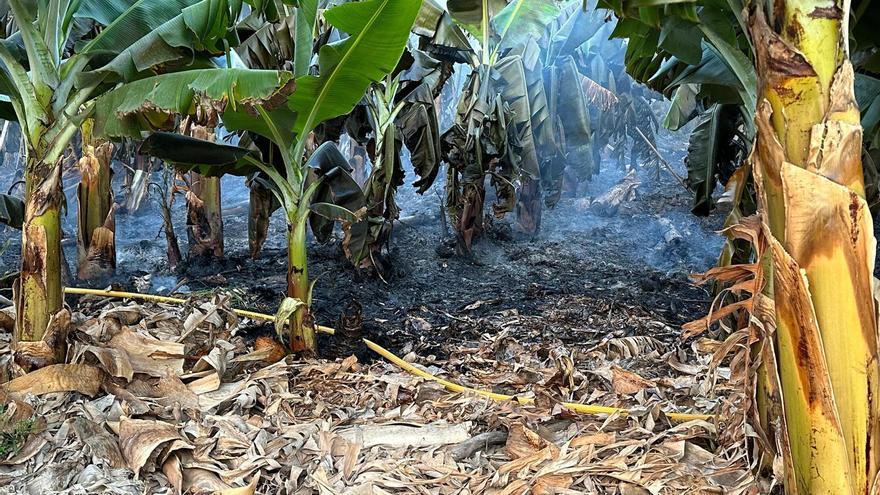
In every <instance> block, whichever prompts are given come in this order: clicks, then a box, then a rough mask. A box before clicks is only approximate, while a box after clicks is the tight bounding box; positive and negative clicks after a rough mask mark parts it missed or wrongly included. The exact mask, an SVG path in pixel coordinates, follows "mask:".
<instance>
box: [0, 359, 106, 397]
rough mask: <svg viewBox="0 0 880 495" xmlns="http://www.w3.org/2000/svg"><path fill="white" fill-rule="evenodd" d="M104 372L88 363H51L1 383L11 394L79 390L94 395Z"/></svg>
mask: <svg viewBox="0 0 880 495" xmlns="http://www.w3.org/2000/svg"><path fill="white" fill-rule="evenodd" d="M103 381H104V372H103V371H101V370H100V369H99V368H96V367H94V366H91V365H88V364H53V365H51V366H46V367H45V368H40V369H38V370H36V371H32V372H30V373H28V374H26V375H23V376H20V377H18V378H16V379H14V380H12V381H9V382H7V383H5V384H4V385H3V389H4V390H5V391H6V392H7V393H9V394H10V395H12V396H17V397H24V396H25V395H28V394H31V395H46V394H54V393H57V392H79V393H81V394H83V395H88V396H89V397H94V396H95V395H97V394H98V391H99V390H101V383H102V382H103Z"/></svg>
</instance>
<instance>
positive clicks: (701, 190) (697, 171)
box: [685, 105, 747, 216]
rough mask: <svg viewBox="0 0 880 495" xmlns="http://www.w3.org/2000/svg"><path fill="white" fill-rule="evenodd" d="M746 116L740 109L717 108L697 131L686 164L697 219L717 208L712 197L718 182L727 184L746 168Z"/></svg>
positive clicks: (721, 106) (704, 119)
mask: <svg viewBox="0 0 880 495" xmlns="http://www.w3.org/2000/svg"><path fill="white" fill-rule="evenodd" d="M741 123H742V114H741V113H740V110H739V107H738V106H736V105H714V106H713V107H712V108H710V109H709V111H708V112H707V113H706V115H705V116H704V118H703V120H702V121H701V122H700V124H699V125H697V127H696V128H694V131H693V133H692V134H691V138H690V144H689V145H688V156H687V158H686V160H685V162H686V164H687V169H688V177H687V184H688V186H689V187H690V188H691V190H693V191H694V206H693V208H692V210H691V211H692V212H693V213H694V214H695V215H701V216H705V215H708V214H709V212H711V211H712V209H713V208H714V203H713V200H712V193H713V192H714V191H715V186H716V185H717V184H718V181H719V180H721V181H722V182H726V180H727V178H728V177H730V176H731V175H732V174H733V171H734V170H735V169H736V168H737V167H739V166H740V165H741V164H742V160H743V159H745V155H746V152H747V143H744V142H741V141H740V140H739V139H738V138H737V137H736V135H737V127H738V124H741Z"/></svg>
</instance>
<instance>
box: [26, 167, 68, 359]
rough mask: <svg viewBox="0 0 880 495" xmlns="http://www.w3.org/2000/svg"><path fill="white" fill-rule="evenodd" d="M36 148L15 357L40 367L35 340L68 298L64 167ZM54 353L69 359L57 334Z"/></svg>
mask: <svg viewBox="0 0 880 495" xmlns="http://www.w3.org/2000/svg"><path fill="white" fill-rule="evenodd" d="M34 156H36V153H34V152H33V151H32V152H31V153H30V156H29V157H28V163H27V168H26V170H25V179H26V180H25V183H26V185H27V188H26V189H27V190H26V192H25V219H24V226H23V228H22V239H21V240H22V242H21V274H20V278H19V281H18V283H17V287H16V288H17V291H16V327H15V349H16V361H18V362H21V363H22V364H23V365H25V366H28V367H30V366H38V365H39V364H40V363H43V362H44V361H46V356H45V355H44V354H45V352H36V348H35V347H34V345H35V344H34V343H38V342H41V341H43V338H44V336H45V335H46V329H47V328H48V327H49V322H50V320H51V319H52V317H53V316H54V315H56V313H58V312H59V311H60V310H61V309H62V307H63V303H64V299H63V288H62V283H61V271H62V262H61V258H62V252H61V200H62V197H63V194H64V193H63V191H62V190H61V167H60V166H59V165H56V164H52V165H50V164H46V163H42V162H40V161H38V160H36V158H33V157H34ZM52 343H53V344H55V345H57V346H58V347H59V348H58V349H53V352H52V353H51V354H52V355H53V356H54V357H55V358H56V359H58V360H63V359H64V339H63V338H59V339H54V340H53V341H52Z"/></svg>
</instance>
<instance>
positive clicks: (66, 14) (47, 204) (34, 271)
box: [0, 0, 280, 368]
mask: <svg viewBox="0 0 880 495" xmlns="http://www.w3.org/2000/svg"><path fill="white" fill-rule="evenodd" d="M241 5H242V4H241V2H240V1H237V0H228V1H214V0H201V1H199V0H158V1H155V2H142V1H140V2H132V1H122V0H120V1H114V2H107V1H99V0H79V1H74V0H68V1H64V0H62V1H57V2H42V1H41V2H34V1H29V0H8V1H7V2H3V5H2V6H3V7H4V9H3V10H4V12H5V13H6V15H8V16H11V18H12V19H13V20H14V25H15V26H17V27H18V32H17V33H7V36H6V37H5V38H4V39H3V40H2V42H0V66H2V69H3V70H2V71H0V93H2V94H3V95H4V96H5V98H4V99H3V102H2V103H0V106H2V107H3V111H4V113H5V114H13V115H14V117H15V119H16V120H17V121H18V122H19V125H20V126H21V128H22V135H23V137H24V142H25V149H26V164H25V174H24V177H25V198H24V201H25V214H24V221H23V229H22V257H21V259H22V261H21V270H20V278H19V281H18V290H17V295H16V306H17V311H16V332H15V341H16V359H17V360H18V362H19V363H20V364H22V366H23V367H25V368H32V367H38V366H42V365H45V364H47V363H50V362H53V361H57V360H61V359H62V358H63V354H64V349H63V347H64V346H63V344H64V340H65V339H64V338H63V332H64V328H62V327H63V325H62V324H61V323H62V322H63V319H59V320H57V321H56V323H57V324H52V321H53V319H54V318H55V315H56V313H58V312H59V311H61V310H62V305H63V292H62V282H61V267H62V260H61V246H60V243H61V228H60V216H61V204H62V199H63V193H62V189H61V158H62V155H63V154H64V151H65V150H66V149H67V148H68V145H69V143H70V141H71V139H72V137H73V136H74V135H75V134H76V133H77V132H78V130H79V128H80V126H81V125H82V124H83V122H84V121H85V120H86V119H87V118H89V117H92V116H93V114H94V112H95V109H96V107H97V106H98V105H97V102H96V100H97V99H98V98H99V97H101V95H103V94H105V93H106V92H107V91H110V90H112V89H114V88H116V87H117V86H120V85H122V86H123V87H125V86H126V85H127V84H128V82H130V81H135V80H136V79H137V81H135V82H133V83H132V84H136V85H137V87H139V88H141V91H144V92H146V93H145V94H147V93H149V92H148V91H147V88H149V87H150V85H151V82H150V81H151V80H152V79H153V78H154V77H161V76H156V75H155V74H156V72H157V71H159V70H161V71H163V72H171V71H182V72H178V77H179V80H178V82H179V83H180V84H179V85H178V86H176V87H177V88H179V87H186V85H187V84H189V83H190V82H192V81H194V80H196V79H200V78H201V80H202V81H204V80H205V79H214V78H215V77H214V76H218V77H216V79H217V80H223V79H224V76H222V75H220V73H219V72H213V73H211V74H208V73H207V72H206V71H208V72H210V70H209V69H201V68H202V67H206V66H208V65H209V64H207V63H206V60H207V57H206V56H215V55H220V54H223V53H224V51H225V48H226V47H227V46H230V45H234V44H236V43H237V40H236V39H234V33H232V32H231V31H230V30H229V29H228V28H229V26H230V25H232V23H233V22H234V20H235V19H236V18H237V17H238V14H239V11H240V9H241ZM83 23H85V24H89V23H91V24H92V25H94V26H96V27H98V28H100V29H80V28H81V27H82V25H83ZM75 28H76V29H75ZM215 71H217V70H216V69H215ZM256 77H258V78H260V77H262V78H263V79H271V84H268V85H264V86H263V87H262V88H260V89H266V87H267V86H271V87H272V88H273V89H272V91H271V92H269V93H270V94H271V93H274V92H275V90H276V88H277V84H278V83H279V82H280V81H279V76H278V75H277V74H271V75H269V74H264V75H258V76H256ZM242 79H244V78H242ZM249 87H250V86H248V85H244V89H242V86H239V91H240V92H241V93H243V94H242V95H241V96H242V97H243V98H245V99H246V100H248V101H260V99H261V98H262V97H263V96H265V94H263V95H261V94H260V93H256V92H255V93H251V92H248V91H247V88H249ZM145 113H148V112H145ZM144 119H145V120H146V119H147V117H144ZM100 127H102V122H101V121H100V120H99V119H96V122H95V135H96V136H98V137H100V130H99V128H100ZM50 327H51V330H52V331H51V332H49V334H50V335H48V336H47V335H46V334H47V329H49V328H50Z"/></svg>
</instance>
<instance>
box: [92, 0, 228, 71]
mask: <svg viewBox="0 0 880 495" xmlns="http://www.w3.org/2000/svg"><path fill="white" fill-rule="evenodd" d="M161 2H162V3H161V6H162V7H163V8H162V9H159V6H160V4H151V7H150V9H151V10H148V11H147V12H146V13H143V12H141V11H140V10H139V11H138V12H136V13H134V12H133V13H132V14H131V15H125V14H123V16H122V17H120V18H119V21H120V22H121V21H125V22H121V23H120V24H114V23H111V24H110V25H109V26H108V28H107V30H106V31H105V32H106V33H107V34H104V33H103V32H102V33H101V36H99V37H98V38H96V39H95V40H94V41H92V42H90V43H89V44H87V45H86V46H85V47H83V53H84V54H90V53H96V54H98V55H108V54H112V55H115V56H114V57H113V58H112V60H110V61H108V62H107V63H106V64H105V65H103V66H101V67H99V68H96V69H94V70H91V71H88V72H84V73H82V74H80V75H79V76H78V78H77V84H78V85H79V86H86V85H93V84H97V83H100V82H104V81H107V82H118V81H131V80H133V79H136V78H137V77H139V75H140V74H141V73H143V72H144V71H147V70H150V69H152V68H154V67H156V66H159V65H162V64H168V63H170V62H175V61H179V60H184V59H187V58H189V59H191V58H192V55H193V53H194V52H198V53H207V54H213V55H221V54H223V53H224V51H225V47H226V46H227V45H233V46H234V45H236V44H237V43H238V40H237V39H236V37H235V32H234V31H233V30H230V29H229V26H230V25H231V23H232V22H234V20H235V19H236V17H237V15H238V10H240V7H241V0H200V1H197V2H194V3H193V2H186V1H185V0H177V2H173V1H169V0H161ZM175 3H177V4H182V3H191V4H190V5H188V6H186V7H183V8H182V9H180V10H177V11H176V12H174V11H173V10H172V9H173V7H174V4H175ZM140 6H141V4H136V5H135V6H134V7H132V9H135V8H137V7H140ZM132 9H129V10H132ZM154 10H157V11H159V12H160V13H161V14H162V15H157V16H156V17H155V18H150V17H146V18H145V15H146V14H152V13H153V11H154ZM172 12H174V13H175V15H174V16H173V17H168V16H169V15H171V13H172ZM93 15H97V14H93ZM158 20H164V22H162V23H161V24H159V25H158V26H155V27H153V24H155V23H156V22H157V21H158ZM141 22H143V23H144V24H143V25H142V24H139V23H141ZM132 33H133V34H134V35H136V36H137V37H136V38H132V37H131V36H132ZM109 47H112V48H109ZM185 55H187V56H185Z"/></svg>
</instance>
